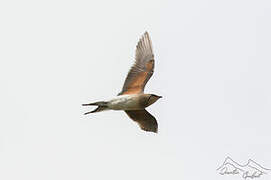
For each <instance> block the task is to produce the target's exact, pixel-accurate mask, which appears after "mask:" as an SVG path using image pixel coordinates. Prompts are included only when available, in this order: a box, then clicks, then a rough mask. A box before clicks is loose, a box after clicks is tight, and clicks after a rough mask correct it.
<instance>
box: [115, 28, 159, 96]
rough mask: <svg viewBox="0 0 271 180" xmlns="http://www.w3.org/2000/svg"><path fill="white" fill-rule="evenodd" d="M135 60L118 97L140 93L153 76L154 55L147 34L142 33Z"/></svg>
mask: <svg viewBox="0 0 271 180" xmlns="http://www.w3.org/2000/svg"><path fill="white" fill-rule="evenodd" d="M135 59H136V60H135V64H134V65H133V66H132V68H131V69H130V71H129V73H128V75H127V77H126V80H125V82H124V86H123V88H122V91H121V92H120V93H119V95H121V94H138V93H142V92H143V91H144V88H145V85H146V83H147V82H148V80H149V79H150V78H151V76H152V74H153V69H154V55H153V51H152V44H151V39H150V37H149V34H148V32H145V33H144V35H143V36H142V37H141V39H140V40H139V42H138V44H137V46H136V58H135Z"/></svg>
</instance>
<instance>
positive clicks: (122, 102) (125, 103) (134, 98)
mask: <svg viewBox="0 0 271 180" xmlns="http://www.w3.org/2000/svg"><path fill="white" fill-rule="evenodd" d="M143 96H144V94H139V95H138V94H131V95H130V94H128V95H120V96H117V97H115V98H113V99H112V100H110V101H108V108H109V109H112V110H140V109H142V108H143V109H144V107H143V106H142V105H143V104H142V98H144V97H143Z"/></svg>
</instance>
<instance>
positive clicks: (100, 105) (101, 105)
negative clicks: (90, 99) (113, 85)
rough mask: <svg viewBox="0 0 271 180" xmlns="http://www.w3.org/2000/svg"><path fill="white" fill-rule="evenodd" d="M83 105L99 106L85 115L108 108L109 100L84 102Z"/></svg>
mask: <svg viewBox="0 0 271 180" xmlns="http://www.w3.org/2000/svg"><path fill="white" fill-rule="evenodd" d="M82 106H98V107H97V108H96V109H94V110H93V111H90V112H86V113H85V114H84V115H86V114H90V113H95V112H100V111H104V110H107V109H108V107H107V102H105V101H98V102H94V103H89V104H82Z"/></svg>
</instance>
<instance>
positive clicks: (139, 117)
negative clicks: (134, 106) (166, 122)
mask: <svg viewBox="0 0 271 180" xmlns="http://www.w3.org/2000/svg"><path fill="white" fill-rule="evenodd" d="M125 112H126V113H127V114H128V116H129V117H130V118H131V119H132V120H134V121H135V122H137V123H138V124H139V126H140V128H141V129H142V130H144V131H150V132H155V133H157V130H158V124H157V121H156V119H155V117H153V116H152V115H151V114H150V113H149V112H148V111H146V110H145V109H144V110H132V111H125Z"/></svg>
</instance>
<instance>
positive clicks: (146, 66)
mask: <svg viewBox="0 0 271 180" xmlns="http://www.w3.org/2000/svg"><path fill="white" fill-rule="evenodd" d="M153 69H154V55H153V52H152V45H151V40H150V37H149V35H148V33H147V32H145V34H144V35H143V36H142V38H141V39H140V41H139V42H138V44H137V49H136V62H135V64H134V65H133V66H132V68H131V69H130V71H129V73H128V75H127V77H126V80H125V82H124V86H123V88H122V91H121V92H120V93H119V94H118V96H116V97H115V98H113V99H111V100H109V101H98V102H94V103H89V104H83V105H84V106H98V107H97V108H96V109H95V110H93V111H90V112H87V113H85V114H89V113H95V112H100V111H105V110H124V111H125V112H126V113H127V114H128V116H129V117H130V118H131V119H133V120H134V121H136V122H137V123H138V124H139V126H140V127H141V129H143V130H145V131H151V132H157V129H158V124H157V122H156V119H155V118H154V117H153V116H152V115H151V114H150V113H149V112H147V111H146V110H145V108H146V107H148V106H150V105H151V104H153V103H155V102H156V101H157V100H158V99H159V98H161V97H162V96H157V95H155V94H144V88H145V85H146V83H147V82H148V80H149V79H150V78H151V76H152V74H153Z"/></svg>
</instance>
